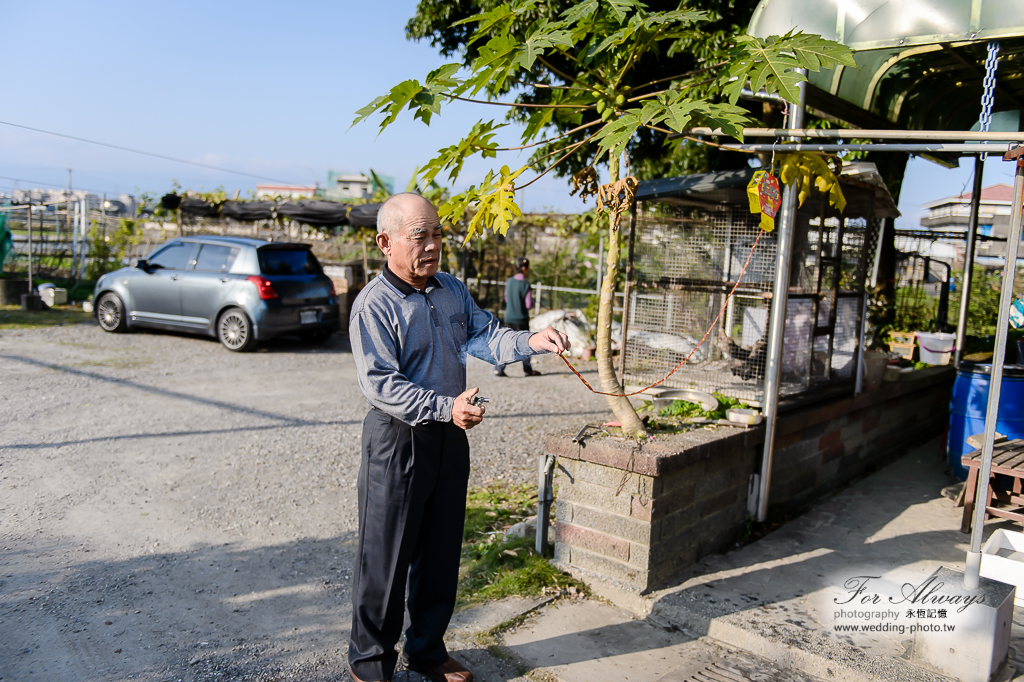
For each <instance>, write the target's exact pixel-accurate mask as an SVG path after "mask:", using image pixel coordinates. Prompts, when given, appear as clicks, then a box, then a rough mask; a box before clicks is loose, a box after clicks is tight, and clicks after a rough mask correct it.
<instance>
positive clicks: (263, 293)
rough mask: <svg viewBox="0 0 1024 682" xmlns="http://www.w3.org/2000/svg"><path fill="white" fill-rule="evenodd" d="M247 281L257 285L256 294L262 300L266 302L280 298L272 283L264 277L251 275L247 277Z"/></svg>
mask: <svg viewBox="0 0 1024 682" xmlns="http://www.w3.org/2000/svg"><path fill="white" fill-rule="evenodd" d="M246 279H247V280H249V281H250V282H252V283H253V284H255V285H256V293H258V294H259V295H260V298H261V299H263V300H264V301H266V300H269V299H272V298H278V295H277V292H276V291H275V290H274V285H273V284H271V283H270V280H269V279H267V278H266V277H263V276H262V275H249V276H248V277H246Z"/></svg>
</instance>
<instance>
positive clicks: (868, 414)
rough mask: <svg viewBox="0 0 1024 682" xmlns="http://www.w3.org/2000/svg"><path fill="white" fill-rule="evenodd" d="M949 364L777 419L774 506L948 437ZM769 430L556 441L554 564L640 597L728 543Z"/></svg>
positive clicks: (791, 503)
mask: <svg viewBox="0 0 1024 682" xmlns="http://www.w3.org/2000/svg"><path fill="white" fill-rule="evenodd" d="M953 376H954V374H953V372H952V371H951V368H934V369H930V370H922V371H920V372H915V373H913V374H912V375H910V377H908V378H905V379H904V380H902V381H900V382H896V383H887V384H884V385H883V387H882V388H880V389H878V390H876V391H871V392H867V393H863V394H861V395H860V396H857V397H850V398H839V399H834V400H831V401H826V402H818V403H814V404H813V405H811V406H808V407H803V408H796V409H792V410H789V411H787V412H784V413H783V414H782V415H781V416H780V418H779V420H778V423H777V437H776V442H775V455H774V459H773V467H772V480H771V491H770V494H769V501H770V503H771V504H772V505H773V506H775V505H781V506H782V507H784V508H786V509H788V510H790V511H792V510H794V509H798V508H801V507H803V506H805V505H806V504H808V503H809V502H811V501H812V500H814V499H815V498H817V497H820V496H821V495H823V494H825V493H827V492H828V491H830V490H834V489H836V488H838V487H842V486H844V485H847V484H849V483H850V482H851V481H852V480H853V479H855V478H857V477H860V476H862V475H864V474H865V473H867V472H868V471H870V470H872V469H875V468H878V467H880V466H883V465H884V464H886V463H888V462H889V461H891V460H892V459H893V458H895V457H896V456H898V455H899V454H902V453H903V452H905V451H906V450H907V449H908V447H909V446H911V445H913V444H916V443H920V442H923V441H926V440H929V439H931V438H934V437H936V436H938V435H941V433H942V432H943V429H944V428H945V425H946V423H947V422H948V420H949V413H948V405H949V395H950V389H951V387H952V380H953ZM763 440H764V429H763V427H756V428H752V429H746V430H739V429H732V428H722V429H719V430H717V431H710V430H704V429H700V430H697V431H692V432H690V433H686V434H678V435H674V436H670V437H665V438H662V439H658V440H656V441H655V442H653V443H649V444H645V445H643V446H639V445H636V444H635V443H633V442H632V441H628V440H626V439H614V438H608V437H598V438H592V439H589V440H587V441H585V443H584V444H583V445H577V444H574V443H572V442H571V435H569V434H565V435H555V436H550V437H549V438H548V439H547V443H546V448H547V452H548V453H549V454H552V455H555V456H556V457H557V458H558V466H557V479H556V482H557V484H558V486H559V487H558V497H557V501H556V504H555V561H556V563H558V564H559V565H561V566H563V567H564V568H568V569H569V570H572V571H574V572H575V573H577V574H578V575H581V576H582V577H584V578H585V579H591V580H593V579H598V580H603V581H609V582H611V583H613V584H614V585H616V586H618V587H624V588H626V589H627V590H629V591H632V592H634V593H642V592H645V591H648V590H650V589H652V588H654V587H655V586H657V585H660V584H663V583H665V582H666V581H667V580H668V579H669V578H671V577H672V576H673V575H674V574H676V573H677V572H679V571H680V570H681V569H683V568H685V567H686V566H687V565H689V564H691V563H693V562H694V561H696V560H697V559H698V558H700V557H702V556H705V555H707V554H710V553H714V552H720V551H723V550H725V549H726V548H728V547H730V546H731V545H732V544H733V543H734V542H735V541H736V539H737V538H738V537H739V536H740V535H741V534H742V533H743V532H744V530H745V527H746V523H747V518H748V515H747V495H748V486H749V485H750V479H751V474H753V473H758V472H760V467H761V465H760V461H761V456H762V451H763Z"/></svg>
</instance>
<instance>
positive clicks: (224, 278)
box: [220, 277, 228, 282]
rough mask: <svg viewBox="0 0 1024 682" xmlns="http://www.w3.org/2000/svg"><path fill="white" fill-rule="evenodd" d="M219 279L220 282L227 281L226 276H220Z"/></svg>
mask: <svg viewBox="0 0 1024 682" xmlns="http://www.w3.org/2000/svg"><path fill="white" fill-rule="evenodd" d="M220 281H222V282H227V281H228V278H227V277H221V278H220Z"/></svg>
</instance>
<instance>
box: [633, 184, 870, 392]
mask: <svg viewBox="0 0 1024 682" xmlns="http://www.w3.org/2000/svg"><path fill="white" fill-rule="evenodd" d="M752 174H753V171H742V170H741V171H726V172H721V173H708V174H704V175H699V176H687V177H684V178H673V179H668V180H659V181H654V182H651V183H644V184H641V188H640V190H639V191H638V194H637V197H638V202H637V207H636V215H635V219H634V222H633V224H632V226H631V229H632V232H631V244H632V247H631V261H630V268H629V280H630V282H629V284H630V286H629V303H628V310H627V315H626V316H625V322H624V325H623V329H624V331H625V337H626V338H625V343H624V344H623V354H624V355H623V362H622V367H623V382H624V383H625V384H627V385H629V386H631V387H636V388H639V387H643V386H649V385H650V384H653V383H654V382H656V381H658V380H660V379H662V378H663V377H665V376H666V375H667V374H669V372H670V371H672V370H673V368H675V367H677V366H678V365H679V364H680V362H682V361H683V360H684V359H685V360H686V362H685V363H684V364H683V365H682V366H680V367H679V368H678V369H677V370H676V371H675V372H673V373H672V375H671V376H670V377H669V378H668V379H667V380H666V381H665V382H664V383H663V384H661V385H662V386H664V387H669V388H694V389H697V390H701V391H706V392H708V393H719V394H722V395H726V396H730V397H733V398H737V399H739V400H742V401H744V402H746V403H748V404H751V405H755V406H759V405H760V404H761V403H762V401H763V394H764V375H765V366H766V360H767V351H768V336H769V331H770V330H769V318H770V309H771V302H772V298H773V296H774V291H773V285H774V279H775V268H776V252H777V237H776V233H761V232H760V228H759V226H758V224H759V221H760V216H759V215H754V214H751V213H750V210H749V204H748V201H747V197H746V185H747V182H749V179H750V177H751V176H752ZM645 185H646V187H645ZM843 189H844V192H845V193H846V195H847V200H848V202H849V203H848V206H847V208H846V210H845V211H844V212H843V213H842V214H840V213H838V212H837V211H835V210H834V209H833V208H831V207H830V206H829V205H828V203H827V201H825V199H824V197H822V198H820V199H817V198H815V199H814V200H808V201H806V202H805V203H804V205H803V206H802V207H801V208H800V209H799V210H798V211H797V215H796V224H795V233H794V237H795V239H794V250H793V259H792V271H791V273H790V291H789V297H788V305H787V314H786V325H785V329H784V342H783V351H782V357H781V386H780V394H781V395H795V394H799V393H803V392H806V391H808V390H812V389H814V388H817V387H822V386H832V385H836V384H839V383H843V382H849V381H852V380H853V379H854V378H855V377H856V368H857V366H858V355H859V353H858V351H859V348H860V343H861V335H860V330H861V328H862V317H863V308H864V305H863V303H864V282H865V278H866V273H867V271H868V268H869V265H870V264H871V258H872V256H873V255H874V254H875V251H876V249H875V244H876V240H877V234H878V228H879V226H880V222H881V221H880V218H879V217H878V216H876V215H875V211H874V195H875V190H874V188H870V189H869V188H865V187H860V186H858V184H853V185H850V186H845V185H844V188H843ZM883 191H884V190H883ZM759 233H760V239H758V235H759ZM755 243H756V246H755ZM734 287H735V292H734V293H733V295H732V296H731V297H730V296H729V292H730V291H733V288H734Z"/></svg>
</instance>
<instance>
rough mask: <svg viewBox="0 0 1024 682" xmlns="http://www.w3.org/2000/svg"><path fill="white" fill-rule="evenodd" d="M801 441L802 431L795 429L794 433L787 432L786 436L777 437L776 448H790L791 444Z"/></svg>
mask: <svg viewBox="0 0 1024 682" xmlns="http://www.w3.org/2000/svg"><path fill="white" fill-rule="evenodd" d="M799 442H800V432H799V431H794V432H793V433H787V434H786V435H784V436H776V437H775V449H776V450H781V449H782V448H788V447H789V446H790V445H796V444H797V443H799Z"/></svg>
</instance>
